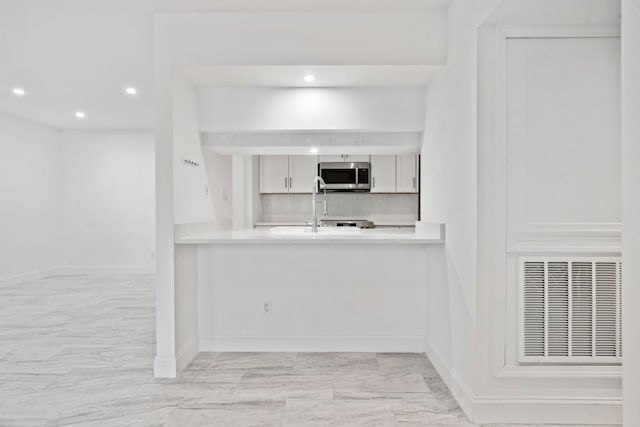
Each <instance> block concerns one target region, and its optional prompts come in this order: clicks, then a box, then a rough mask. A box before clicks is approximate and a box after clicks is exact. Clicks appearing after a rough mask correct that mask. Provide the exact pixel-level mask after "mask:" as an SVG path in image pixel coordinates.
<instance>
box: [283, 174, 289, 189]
mask: <svg viewBox="0 0 640 427" xmlns="http://www.w3.org/2000/svg"><path fill="white" fill-rule="evenodd" d="M284 188H289V187H287V177H286V176H285V177H284Z"/></svg>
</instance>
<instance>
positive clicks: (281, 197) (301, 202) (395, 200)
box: [259, 193, 419, 225]
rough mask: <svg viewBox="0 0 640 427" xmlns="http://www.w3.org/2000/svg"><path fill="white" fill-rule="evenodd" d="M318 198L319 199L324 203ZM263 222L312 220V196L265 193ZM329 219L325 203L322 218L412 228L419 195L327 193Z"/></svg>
mask: <svg viewBox="0 0 640 427" xmlns="http://www.w3.org/2000/svg"><path fill="white" fill-rule="evenodd" d="M323 197H324V196H323V195H322V194H319V195H318V200H323ZM260 200H261V202H262V218H261V220H259V222H278V223H281V222H303V221H304V220H306V219H309V218H311V195H310V194H261V195H260ZM327 201H328V211H329V214H328V215H327V216H323V215H322V204H321V203H319V204H318V206H317V212H318V217H320V218H321V219H322V218H325V219H368V220H371V221H373V222H374V223H378V224H397V225H408V224H411V225H413V223H414V222H415V221H417V219H418V205H419V196H418V194H372V193H327Z"/></svg>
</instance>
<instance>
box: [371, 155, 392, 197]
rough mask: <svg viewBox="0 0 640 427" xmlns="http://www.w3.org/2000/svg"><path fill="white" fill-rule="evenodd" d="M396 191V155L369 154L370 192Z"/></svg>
mask: <svg viewBox="0 0 640 427" xmlns="http://www.w3.org/2000/svg"><path fill="white" fill-rule="evenodd" d="M395 191H396V156H394V155H372V156H371V192H372V193H395Z"/></svg>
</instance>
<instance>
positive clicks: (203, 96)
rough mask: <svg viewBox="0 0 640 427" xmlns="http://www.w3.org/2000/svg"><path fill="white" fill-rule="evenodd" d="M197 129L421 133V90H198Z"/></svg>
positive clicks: (400, 88)
mask: <svg viewBox="0 0 640 427" xmlns="http://www.w3.org/2000/svg"><path fill="white" fill-rule="evenodd" d="M198 101H199V117H200V130H201V131H204V132H233V131H265V130H267V131H270V130H288V129H293V130H336V129H339V130H343V129H356V130H372V131H397V132H403V131H408V132H410V131H421V130H422V128H423V124H424V89H423V88H420V87H396V88H203V89H200V90H199V91H198Z"/></svg>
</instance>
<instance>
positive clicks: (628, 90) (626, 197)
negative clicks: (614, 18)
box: [622, 0, 640, 427]
mask: <svg viewBox="0 0 640 427" xmlns="http://www.w3.org/2000/svg"><path fill="white" fill-rule="evenodd" d="M639 53H640V2H638V0H622V258H623V260H622V262H623V274H622V277H623V283H622V289H623V293H622V300H623V302H622V307H623V322H622V324H623V334H624V336H623V353H622V354H623V364H624V377H623V397H624V408H623V420H624V425H625V426H629V427H632V426H640V404H639V402H640V400H639V399H640V339H638V330H639V329H640V311H639V310H638V309H637V308H636V307H635V304H636V303H637V302H638V301H640V264H639V262H638V261H639V260H640V186H639V184H640V55H639Z"/></svg>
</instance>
